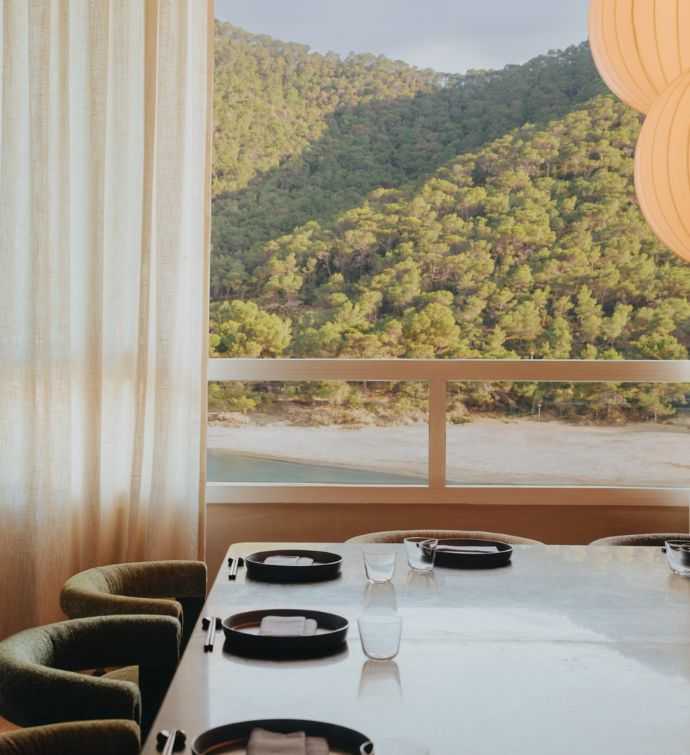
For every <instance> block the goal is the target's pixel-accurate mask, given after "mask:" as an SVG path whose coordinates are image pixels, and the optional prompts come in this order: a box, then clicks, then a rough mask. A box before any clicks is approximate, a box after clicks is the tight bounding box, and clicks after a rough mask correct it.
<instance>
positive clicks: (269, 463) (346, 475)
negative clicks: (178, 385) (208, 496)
mask: <svg viewBox="0 0 690 755" xmlns="http://www.w3.org/2000/svg"><path fill="white" fill-rule="evenodd" d="M206 463H207V474H208V481H209V482H282V483H295V482H311V483H320V484H328V485H424V484H426V478H425V477H414V476H413V475H401V474H395V473H393V472H376V471H372V470H368V469H357V468H350V467H339V466H335V465H329V464H308V463H306V462H299V461H287V460H283V459H275V458H273V457H268V456H251V455H249V454H241V453H236V452H234V451H223V450H219V449H213V448H209V449H208V452H207V454H206Z"/></svg>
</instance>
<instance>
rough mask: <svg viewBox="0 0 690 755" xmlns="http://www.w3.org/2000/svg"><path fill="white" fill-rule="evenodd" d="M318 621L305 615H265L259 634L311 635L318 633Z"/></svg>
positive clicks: (266, 635)
mask: <svg viewBox="0 0 690 755" xmlns="http://www.w3.org/2000/svg"><path fill="white" fill-rule="evenodd" d="M316 627H317V624H316V621H314V619H307V618H305V617H304V616H264V617H263V619H261V625H260V626H259V634H260V635H262V636H265V637H311V636H312V635H314V634H316Z"/></svg>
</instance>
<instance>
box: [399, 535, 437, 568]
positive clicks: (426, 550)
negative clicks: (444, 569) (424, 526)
mask: <svg viewBox="0 0 690 755" xmlns="http://www.w3.org/2000/svg"><path fill="white" fill-rule="evenodd" d="M437 545H438V540H434V539H433V538H428V537H406V538H405V552H406V553H407V563H408V564H409V566H410V569H414V570H415V571H431V570H432V569H433V568H434V561H435V560H436V546H437Z"/></svg>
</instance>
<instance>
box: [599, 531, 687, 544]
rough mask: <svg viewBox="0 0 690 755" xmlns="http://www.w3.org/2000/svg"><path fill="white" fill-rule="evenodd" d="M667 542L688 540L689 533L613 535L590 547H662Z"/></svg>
mask: <svg viewBox="0 0 690 755" xmlns="http://www.w3.org/2000/svg"><path fill="white" fill-rule="evenodd" d="M667 540H690V533H688V532H644V533H642V534H639V535H614V536H613V537H602V538H600V539H599V540H593V541H592V542H591V543H590V545H663V544H664V543H665V542H666V541H667Z"/></svg>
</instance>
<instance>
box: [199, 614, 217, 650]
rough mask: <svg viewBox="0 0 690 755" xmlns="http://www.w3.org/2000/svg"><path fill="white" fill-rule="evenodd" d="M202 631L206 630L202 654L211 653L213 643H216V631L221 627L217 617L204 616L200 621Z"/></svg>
mask: <svg viewBox="0 0 690 755" xmlns="http://www.w3.org/2000/svg"><path fill="white" fill-rule="evenodd" d="M201 626H202V628H203V629H206V630H208V631H207V633H206V642H205V643H204V653H209V652H213V643H214V642H215V641H216V629H220V628H221V626H222V623H221V620H220V618H219V617H218V616H204V618H203V619H202V620H201Z"/></svg>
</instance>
